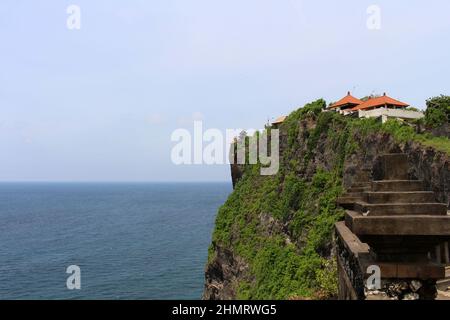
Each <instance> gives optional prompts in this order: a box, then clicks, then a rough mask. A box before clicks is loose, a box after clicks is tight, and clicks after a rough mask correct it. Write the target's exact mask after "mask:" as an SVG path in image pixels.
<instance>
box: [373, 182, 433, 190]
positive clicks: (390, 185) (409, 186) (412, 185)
mask: <svg viewBox="0 0 450 320" xmlns="http://www.w3.org/2000/svg"><path fill="white" fill-rule="evenodd" d="M423 190H424V187H423V181H421V180H380V181H373V182H372V191H375V192H378V191H423Z"/></svg>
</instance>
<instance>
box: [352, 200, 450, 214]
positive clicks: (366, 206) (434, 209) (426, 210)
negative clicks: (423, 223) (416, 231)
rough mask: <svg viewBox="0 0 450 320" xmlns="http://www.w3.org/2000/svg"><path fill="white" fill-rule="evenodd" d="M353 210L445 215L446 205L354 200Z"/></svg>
mask: <svg viewBox="0 0 450 320" xmlns="http://www.w3.org/2000/svg"><path fill="white" fill-rule="evenodd" d="M354 210H355V211H357V212H359V213H367V212H368V214H367V215H369V216H401V215H435V216H445V215H447V206H446V205H445V204H443V203H436V202H433V203H387V204H386V203H378V204H373V203H367V202H364V201H356V202H355V204H354Z"/></svg>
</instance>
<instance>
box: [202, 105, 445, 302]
mask: <svg viewBox="0 0 450 320" xmlns="http://www.w3.org/2000/svg"><path fill="white" fill-rule="evenodd" d="M325 105H326V103H325V101H323V100H317V101H315V102H312V103H310V104H307V105H306V106H305V107H303V108H301V109H298V110H296V111H294V112H293V113H292V114H290V115H289V116H288V118H287V119H286V120H285V122H284V123H283V124H282V125H281V126H280V170H279V172H278V173H277V174H276V175H273V176H261V175H260V174H259V167H260V164H256V165H249V164H247V165H237V164H233V165H232V166H231V172H232V179H233V185H234V187H235V189H234V191H233V193H232V194H231V195H230V197H229V198H228V200H227V201H226V203H225V204H224V205H223V206H222V207H221V208H220V209H219V212H218V214H217V218H216V224H215V229H214V233H213V240H212V244H211V246H210V249H209V256H208V262H207V265H206V271H205V290H204V294H203V298H204V299H236V298H238V299H305V298H313V299H314V298H316V299H329V298H334V297H336V295H337V271H336V263H335V259H334V254H335V253H334V246H333V240H332V234H333V226H334V223H335V222H337V221H339V220H341V219H342V218H343V214H344V212H343V210H342V209H340V208H338V207H337V206H336V199H337V198H338V197H339V196H340V195H341V194H342V193H343V192H344V190H345V188H346V187H348V186H350V185H351V183H352V182H353V181H354V180H357V179H359V176H360V175H361V173H364V172H368V173H369V174H370V175H373V178H376V176H377V174H378V171H379V170H378V169H377V164H378V160H379V155H381V154H383V153H396V152H403V153H406V154H407V155H408V161H409V165H410V168H411V169H410V172H409V175H410V176H411V178H412V179H421V180H424V182H425V184H426V187H427V188H428V189H429V190H433V191H435V192H436V194H437V199H436V200H437V201H440V202H444V203H447V204H448V201H449V191H450V156H449V154H450V147H449V146H450V143H449V140H448V139H447V138H435V137H432V136H430V135H423V134H416V133H415V131H414V129H413V128H412V127H410V126H408V125H402V124H400V123H398V122H397V121H388V122H387V123H386V124H381V123H379V122H378V121H376V120H374V119H365V120H360V119H352V118H348V117H343V116H341V115H339V114H337V113H334V112H322V110H323V108H324V107H325Z"/></svg>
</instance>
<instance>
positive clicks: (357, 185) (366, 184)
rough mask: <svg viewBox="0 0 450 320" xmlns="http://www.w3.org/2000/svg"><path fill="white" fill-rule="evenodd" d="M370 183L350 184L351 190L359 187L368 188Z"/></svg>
mask: <svg viewBox="0 0 450 320" xmlns="http://www.w3.org/2000/svg"><path fill="white" fill-rule="evenodd" d="M371 183H372V182H371V181H358V182H353V184H352V186H351V187H352V188H353V187H355V188H359V187H370V185H371Z"/></svg>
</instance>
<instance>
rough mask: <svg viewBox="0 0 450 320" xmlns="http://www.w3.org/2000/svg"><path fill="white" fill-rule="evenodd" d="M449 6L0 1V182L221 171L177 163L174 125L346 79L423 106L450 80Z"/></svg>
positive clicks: (270, 108)
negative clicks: (76, 23) (73, 14)
mask: <svg viewBox="0 0 450 320" xmlns="http://www.w3.org/2000/svg"><path fill="white" fill-rule="evenodd" d="M70 5H77V6H78V7H79V8H80V13H81V15H80V27H81V28H80V29H69V28H68V27H67V19H68V18H69V16H70V14H68V13H67V11H66V10H67V8H68V7H69V6H70ZM371 5H377V6H378V8H379V9H380V10H381V11H380V16H379V17H380V19H379V20H377V21H379V22H380V24H379V26H380V28H379V29H373V28H372V29H371V28H368V26H367V21H368V19H370V18H371V17H373V12H369V13H368V12H367V9H368V8H369V6H371ZM449 12H450V2H449V1H447V0H430V1H420V0H397V1H389V0H386V1H384V0H383V1H381V0H371V1H365V0H343V1H335V0H328V1H325V0H322V1H320V0H314V1H313V0H270V1H269V0H226V1H225V0H160V1H149V0H141V1H139V0H126V1H125V0H120V1H119V0H108V1H107V0H72V1H55V0H40V1H33V0H27V1H24V0H2V1H1V2H0V150H1V155H2V156H1V157H0V181H166V182H172V181H229V180H230V172H229V166H228V165H226V164H222V165H206V164H197V165H175V164H174V163H173V161H172V160H171V150H172V148H173V147H174V145H175V143H174V142H173V141H171V134H172V133H173V132H174V130H176V129H178V128H185V129H187V130H189V131H192V130H193V121H194V120H202V121H203V127H204V128H205V129H207V128H217V129H220V130H223V131H224V130H225V129H235V128H262V127H263V126H264V124H265V123H266V122H267V121H268V119H273V118H276V117H278V116H280V115H284V114H289V113H290V112H291V111H293V110H295V109H296V108H298V107H300V106H303V105H304V104H305V103H307V102H310V101H312V100H315V99H318V98H324V99H325V100H327V101H328V102H331V101H336V100H338V99H340V98H342V96H344V95H345V94H346V93H347V91H349V90H350V91H352V93H353V94H354V95H355V96H357V97H362V96H365V95H367V94H371V93H383V92H387V94H388V95H390V96H392V97H394V98H397V99H400V100H402V101H405V102H408V103H409V104H411V105H412V106H415V107H419V108H422V109H423V108H424V106H425V100H426V99H427V98H429V97H432V96H435V95H439V94H449V93H450V92H449V89H450V79H449V74H450V62H449V52H450V19H449V18H448V17H449Z"/></svg>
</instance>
